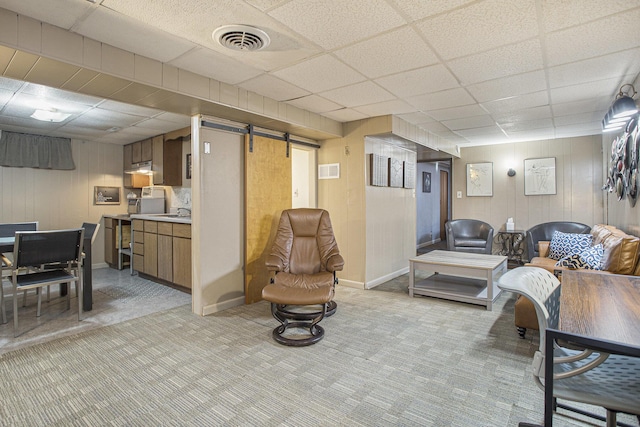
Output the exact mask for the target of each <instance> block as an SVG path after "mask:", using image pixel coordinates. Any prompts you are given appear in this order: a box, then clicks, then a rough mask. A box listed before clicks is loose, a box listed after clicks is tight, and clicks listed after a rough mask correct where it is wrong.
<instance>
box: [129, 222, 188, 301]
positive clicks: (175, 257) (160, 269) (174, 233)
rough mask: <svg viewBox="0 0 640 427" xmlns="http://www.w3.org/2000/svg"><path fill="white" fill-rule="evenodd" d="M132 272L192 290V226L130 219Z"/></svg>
mask: <svg viewBox="0 0 640 427" xmlns="http://www.w3.org/2000/svg"><path fill="white" fill-rule="evenodd" d="M133 239H134V240H133V242H134V244H133V257H134V261H133V262H134V264H133V266H134V269H135V270H137V271H138V272H140V273H143V274H145V275H147V276H151V277H152V278H157V279H159V281H161V282H166V283H170V284H173V285H177V286H181V287H183V288H189V289H191V224H183V223H174V222H164V221H150V220H138V219H135V220H133Z"/></svg>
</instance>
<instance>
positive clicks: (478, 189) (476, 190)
mask: <svg viewBox="0 0 640 427" xmlns="http://www.w3.org/2000/svg"><path fill="white" fill-rule="evenodd" d="M487 196H488V197H491V196H493V163H467V197H487Z"/></svg>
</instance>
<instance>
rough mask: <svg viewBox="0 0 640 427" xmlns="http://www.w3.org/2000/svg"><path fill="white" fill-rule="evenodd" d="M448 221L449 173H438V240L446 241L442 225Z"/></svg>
mask: <svg viewBox="0 0 640 427" xmlns="http://www.w3.org/2000/svg"><path fill="white" fill-rule="evenodd" d="M447 219H449V172H447V171H443V170H441V171H440V240H443V241H444V240H445V239H446V237H447V236H446V233H445V231H444V224H445V222H447Z"/></svg>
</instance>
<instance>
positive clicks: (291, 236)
mask: <svg viewBox="0 0 640 427" xmlns="http://www.w3.org/2000/svg"><path fill="white" fill-rule="evenodd" d="M271 253H272V254H273V255H276V256H278V257H279V258H280V259H282V260H284V262H285V265H284V271H286V272H288V273H291V274H314V273H318V272H320V271H326V266H327V260H328V259H329V258H330V257H331V256H332V255H334V254H338V253H339V250H338V244H337V243H336V240H335V237H334V235H333V228H332V227H331V220H330V219H329V212H327V211H326V210H324V209H308V208H301V209H287V210H284V211H282V215H281V216H280V224H279V225H278V230H277V232H276V237H275V239H274V243H273V246H272V248H271Z"/></svg>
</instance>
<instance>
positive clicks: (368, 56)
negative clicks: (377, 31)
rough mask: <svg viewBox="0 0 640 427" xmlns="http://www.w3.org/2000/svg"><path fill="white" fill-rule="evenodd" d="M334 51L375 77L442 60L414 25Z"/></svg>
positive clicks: (362, 71)
mask: <svg viewBox="0 0 640 427" xmlns="http://www.w3.org/2000/svg"><path fill="white" fill-rule="evenodd" d="M334 53H335V55H336V56H337V57H338V58H340V59H342V60H343V61H344V62H345V63H347V64H348V65H350V66H352V67H353V68H355V69H356V70H358V71H359V72H361V73H362V74H364V75H365V76H367V77H369V78H371V79H373V78H376V77H380V76H386V75H389V74H395V73H398V72H401V71H406V70H412V69H414V68H419V67H424V66H426V65H431V64H435V63H437V62H438V58H437V57H436V56H435V55H434V53H433V52H432V51H431V48H429V46H428V45H427V44H426V43H425V42H424V41H423V40H422V39H421V38H420V36H419V35H418V34H417V33H416V32H415V30H414V29H413V28H411V27H402V28H400V29H398V30H394V31H391V32H389V33H385V34H382V35H380V36H377V37H374V38H372V39H369V40H365V41H363V42H360V43H357V44H354V45H351V46H348V47H345V48H343V49H340V50H337V51H335V52H334ZM380 58H384V60H383V61H381V60H380Z"/></svg>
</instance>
